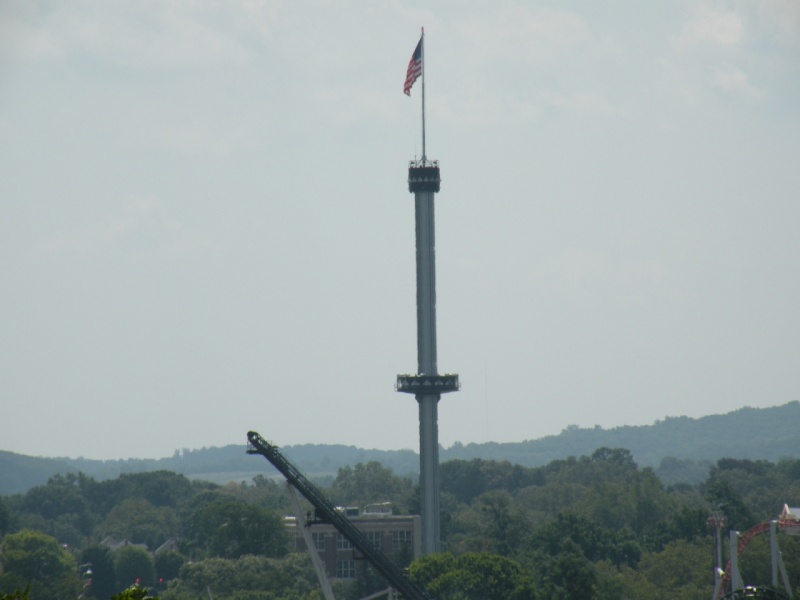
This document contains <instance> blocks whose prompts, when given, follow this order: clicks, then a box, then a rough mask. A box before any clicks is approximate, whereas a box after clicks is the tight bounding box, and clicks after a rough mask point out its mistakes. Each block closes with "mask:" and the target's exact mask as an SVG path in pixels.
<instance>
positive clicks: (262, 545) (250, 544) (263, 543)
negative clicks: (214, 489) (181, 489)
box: [186, 497, 288, 558]
mask: <svg viewBox="0 0 800 600" xmlns="http://www.w3.org/2000/svg"><path fill="white" fill-rule="evenodd" d="M186 535H187V537H188V538H189V539H190V540H191V541H192V542H193V544H194V547H195V548H196V549H197V550H198V551H200V552H203V553H204V554H205V555H206V556H219V557H224V558H238V557H240V556H244V555H247V554H257V555H264V556H269V557H273V558H278V557H281V556H284V555H285V554H286V552H287V550H288V538H287V534H286V531H285V528H284V525H283V519H282V518H281V517H280V516H278V515H277V514H276V513H274V512H272V511H270V510H268V509H265V508H261V507H260V506H254V505H251V504H245V503H244V502H241V501H238V500H235V499H233V498H226V497H218V498H216V499H214V500H212V501H210V502H207V503H201V504H200V505H199V506H197V507H196V508H195V509H194V510H193V511H192V512H191V513H190V515H189V516H188V519H187V529H186Z"/></svg>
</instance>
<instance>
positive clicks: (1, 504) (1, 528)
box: [0, 496, 11, 536]
mask: <svg viewBox="0 0 800 600" xmlns="http://www.w3.org/2000/svg"><path fill="white" fill-rule="evenodd" d="M10 524H11V506H10V505H9V502H8V500H6V499H5V498H3V497H2V496H0V536H3V535H5V534H6V532H7V531H8V528H9V525H10Z"/></svg>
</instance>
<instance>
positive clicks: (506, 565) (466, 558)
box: [409, 552, 536, 600]
mask: <svg viewBox="0 0 800 600" xmlns="http://www.w3.org/2000/svg"><path fill="white" fill-rule="evenodd" d="M409 577H410V578H411V579H412V581H414V582H415V583H417V584H418V585H420V586H422V587H423V588H425V589H427V590H428V592H429V593H430V595H431V596H433V597H435V598H437V599H438V600H534V598H535V597H536V595H535V591H534V587H533V581H532V580H531V578H530V577H529V576H528V575H527V574H526V573H525V571H524V570H523V568H522V567H521V566H520V565H519V563H517V562H515V561H513V560H511V559H508V558H505V557H503V556H498V555H494V554H489V553H487V552H469V553H466V554H461V555H459V556H454V555H452V554H449V553H444V554H430V555H427V556H424V557H423V558H421V559H419V560H416V561H414V562H413V563H411V566H410V567H409Z"/></svg>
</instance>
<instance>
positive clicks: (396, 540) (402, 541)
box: [392, 531, 412, 550]
mask: <svg viewBox="0 0 800 600" xmlns="http://www.w3.org/2000/svg"><path fill="white" fill-rule="evenodd" d="M411 540H412V538H411V532H410V531H393V532H392V550H399V549H400V548H404V547H406V546H410V545H411Z"/></svg>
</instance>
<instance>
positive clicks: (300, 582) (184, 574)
mask: <svg viewBox="0 0 800 600" xmlns="http://www.w3.org/2000/svg"><path fill="white" fill-rule="evenodd" d="M208 590H211V592H212V594H213V595H214V597H215V598H232V599H241V600H245V599H247V600H318V599H319V584H318V583H317V578H316V576H315V575H314V570H313V567H312V565H311V561H310V560H309V558H308V555H306V554H299V553H294V554H290V555H289V556H286V557H285V558H281V559H273V558H265V557H263V556H242V557H240V558H236V559H226V558H208V559H205V560H200V561H196V562H192V563H186V564H185V565H184V566H183V568H181V573H180V578H179V579H176V580H175V581H173V582H171V583H170V585H169V588H168V589H167V590H166V591H165V592H163V594H162V596H163V600H196V599H197V598H200V597H203V598H205V597H206V594H207V592H208ZM337 597H338V596H337Z"/></svg>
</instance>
